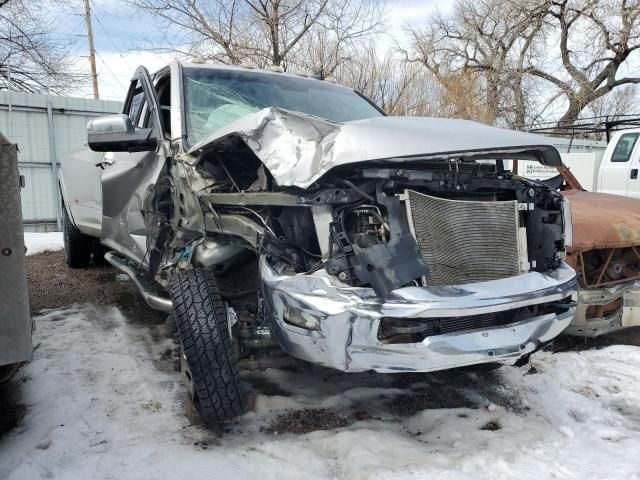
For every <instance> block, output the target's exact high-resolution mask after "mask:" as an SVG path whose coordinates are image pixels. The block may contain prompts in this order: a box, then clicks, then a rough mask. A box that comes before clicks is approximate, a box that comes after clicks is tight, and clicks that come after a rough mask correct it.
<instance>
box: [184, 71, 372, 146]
mask: <svg viewBox="0 0 640 480" xmlns="http://www.w3.org/2000/svg"><path fill="white" fill-rule="evenodd" d="M184 98H185V102H184V103H185V116H186V124H187V135H188V137H189V143H190V144H192V145H193V144H195V143H197V142H198V141H199V140H202V139H203V138H204V137H205V136H206V135H208V134H210V133H212V132H214V131H216V130H217V129H219V128H221V127H223V126H225V125H227V124H228V123H231V122H233V121H234V120H236V119H238V118H240V117H243V116H244V115H247V114H249V113H253V112H257V111H259V110H262V109H263V108H267V107H280V108H284V109H287V110H293V111H297V112H302V113H307V114H309V115H315V116H317V117H322V118H325V119H327V120H330V121H333V122H348V121H351V120H361V119H363V118H371V117H379V116H381V115H383V113H381V112H380V111H379V110H378V109H377V108H376V107H375V106H374V105H373V104H372V103H370V102H369V101H368V100H366V99H365V98H364V97H362V96H361V95H360V94H358V93H357V92H355V91H354V90H350V89H348V88H344V87H339V86H337V85H333V84H330V83H326V82H323V81H319V80H311V79H306V78H296V77H291V76H287V75H282V74H277V73H273V74H271V73H265V72H247V71H241V70H217V69H207V68H185V69H184Z"/></svg>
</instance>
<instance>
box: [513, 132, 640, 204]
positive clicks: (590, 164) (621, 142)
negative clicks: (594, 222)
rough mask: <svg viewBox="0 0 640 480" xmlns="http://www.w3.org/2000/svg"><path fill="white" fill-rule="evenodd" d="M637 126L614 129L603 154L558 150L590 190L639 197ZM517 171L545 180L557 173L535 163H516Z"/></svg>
mask: <svg viewBox="0 0 640 480" xmlns="http://www.w3.org/2000/svg"><path fill="white" fill-rule="evenodd" d="M639 137H640V128H629V129H624V130H619V131H616V132H613V133H612V135H611V140H610V141H609V143H608V145H607V148H606V150H605V151H604V153H600V152H597V151H595V152H586V153H582V152H580V153H576V152H571V153H561V156H562V161H563V163H564V164H565V165H566V166H567V167H568V168H569V170H571V173H572V174H573V175H574V176H575V177H576V178H577V179H578V181H579V182H580V184H581V185H582V186H583V187H584V188H585V189H586V190H587V191H590V192H600V193H609V194H612V195H622V196H625V197H634V198H640V180H639V179H638V169H640V145H639V144H640V142H638V138H639ZM519 164H520V166H519V173H520V174H521V175H523V176H525V177H527V178H531V179H535V180H546V179H549V178H551V177H555V176H556V175H558V172H557V170H556V169H555V168H553V167H547V166H545V165H541V164H539V163H537V162H531V161H525V162H519Z"/></svg>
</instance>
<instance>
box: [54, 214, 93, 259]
mask: <svg viewBox="0 0 640 480" xmlns="http://www.w3.org/2000/svg"><path fill="white" fill-rule="evenodd" d="M62 230H63V237H64V256H65V259H66V260H67V265H68V266H69V267H71V268H84V267H88V266H89V262H90V261H91V250H92V249H93V245H94V239H93V238H92V237H90V236H89V235H85V234H84V233H82V232H80V230H78V229H77V228H76V226H75V225H74V224H73V223H72V222H71V219H70V218H69V214H68V213H67V209H66V208H63V209H62Z"/></svg>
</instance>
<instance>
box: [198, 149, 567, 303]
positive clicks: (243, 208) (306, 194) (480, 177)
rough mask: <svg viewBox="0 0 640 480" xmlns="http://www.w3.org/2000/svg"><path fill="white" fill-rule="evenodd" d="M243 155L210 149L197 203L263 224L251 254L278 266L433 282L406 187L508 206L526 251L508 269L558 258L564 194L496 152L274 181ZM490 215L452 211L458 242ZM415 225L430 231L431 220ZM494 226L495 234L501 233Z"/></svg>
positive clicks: (385, 289)
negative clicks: (461, 218) (464, 220)
mask: <svg viewBox="0 0 640 480" xmlns="http://www.w3.org/2000/svg"><path fill="white" fill-rule="evenodd" d="M240 158H242V159H243V160H242V161H241V162H230V161H229V160H228V158H226V157H225V158H224V160H223V159H222V158H221V157H220V156H218V155H215V154H209V155H207V156H205V157H204V158H203V159H202V160H201V161H200V162H199V164H198V167H197V170H198V172H199V173H200V175H201V176H202V177H203V179H204V180H205V182H204V183H205V184H206V187H205V188H204V189H203V190H202V193H205V194H208V195H210V196H209V197H208V198H209V200H211V201H207V202H203V203H204V205H203V210H212V211H213V212H214V213H215V215H242V216H244V217H247V218H248V219H250V220H251V221H253V222H255V223H257V224H258V225H260V227H261V228H260V230H261V233H260V234H259V235H258V238H257V239H256V253H257V254H258V255H264V256H265V257H266V258H267V261H268V262H269V264H270V265H272V266H273V267H274V268H275V269H276V270H277V271H278V272H279V273H286V274H291V275H294V274H300V273H313V272H316V271H318V270H321V269H324V270H326V272H327V273H328V274H329V275H331V276H332V277H333V278H334V279H335V281H338V282H340V283H342V284H344V285H349V286H354V287H371V288H373V289H374V291H375V292H376V294H377V295H379V296H387V295H388V294H389V293H390V292H391V291H392V290H394V289H397V288H399V287H402V286H407V285H416V286H422V285H426V284H431V285H433V283H429V282H428V279H429V272H430V265H429V264H427V263H426V262H425V261H424V255H421V249H420V248H419V246H418V243H419V242H417V240H420V239H419V238H417V237H416V227H415V225H414V224H413V223H415V222H416V221H418V222H420V218H416V217H415V216H414V217H413V218H412V217H411V212H410V205H408V203H409V199H408V196H407V192H412V194H420V195H424V196H428V197H430V198H434V199H442V200H447V201H449V202H452V203H458V202H474V204H476V205H480V206H482V205H483V204H484V205H487V206H488V205H490V204H491V205H495V206H497V205H501V204H505V205H506V204H507V203H509V204H510V205H513V208H514V209H515V213H514V218H513V219H511V218H507V221H508V222H515V223H514V228H515V229H517V230H518V231H519V232H521V233H520V234H519V235H520V236H521V238H520V242H521V244H522V249H523V250H524V251H525V255H526V258H525V259H524V260H525V261H524V262H522V258H521V259H520V262H521V263H523V265H521V266H519V267H517V269H516V270H515V271H513V269H512V270H511V273H510V274H517V273H523V272H525V271H529V270H531V271H538V272H546V271H548V270H552V269H554V268H557V267H558V266H559V264H560V262H561V261H562V260H563V258H564V252H565V245H564V238H563V215H562V208H563V198H562V196H561V195H560V194H559V193H558V192H556V191H554V190H553V189H551V188H549V187H547V186H546V185H544V184H542V183H540V182H536V181H532V180H527V179H525V178H522V177H519V176H517V175H514V174H513V173H511V172H509V171H506V170H504V169H503V165H502V161H501V160H479V161H478V160H468V159H465V160H462V159H459V160H448V161H443V160H421V161H414V162H407V161H403V162H402V164H401V165H399V166H396V165H394V162H382V163H378V164H376V163H365V164H364V167H363V166H358V167H357V168H354V167H352V166H350V167H341V168H336V169H334V170H332V171H330V172H329V173H328V174H326V175H324V176H323V177H321V179H320V180H318V181H316V182H315V183H314V184H312V185H311V186H310V187H309V188H307V189H300V188H296V187H278V186H277V185H276V184H275V182H274V180H273V178H271V176H270V175H269V172H268V171H266V169H264V167H263V166H262V165H261V164H259V162H258V163H256V162H253V161H248V160H246V157H240ZM396 163H399V162H396ZM201 198H204V196H203V197H201ZM447 205H448V204H447ZM467 206H468V205H465V207H467ZM503 216H504V214H503ZM445 217H446V215H445ZM492 218H493V217H492V216H491V215H489V216H488V217H487V219H486V221H484V223H482V221H480V223H477V222H475V221H474V222H470V223H473V226H471V225H470V226H469V228H468V229H466V230H465V225H457V226H456V219H455V218H448V219H446V218H445V219H446V220H448V221H449V222H450V223H451V225H452V227H451V228H455V229H456V230H455V231H456V235H459V236H460V237H461V241H462V242H463V243H464V237H465V236H468V237H469V238H471V237H473V236H474V235H482V232H481V231H478V230H483V229H484V226H487V227H490V226H491V224H492V222H494V220H492ZM480 220H481V219H480ZM495 227H496V228H498V226H497V224H496V225H495ZM420 229H421V231H425V232H429V231H430V229H431V230H433V226H429V225H426V226H422V225H421V226H420ZM425 229H426V230H425ZM495 233H496V238H497V239H498V240H497V241H498V242H499V235H500V232H499V231H496V232H495ZM516 234H517V233H516ZM427 248H428V247H427ZM443 248H445V250H446V247H443ZM492 248H493V247H492V245H491V244H488V245H487V246H486V249H487V251H486V258H487V260H488V261H495V262H499V261H500V260H499V256H498V257H497V258H496V252H492V251H491V250H492ZM496 251H497V249H496ZM461 252H464V249H462V250H461ZM440 256H442V254H441V255H440ZM483 261H484V260H480V261H479V263H482V262H483ZM442 262H444V263H446V262H447V261H446V259H445V260H442ZM442 262H441V263H442Z"/></svg>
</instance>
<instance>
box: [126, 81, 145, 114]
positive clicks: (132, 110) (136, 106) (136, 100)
mask: <svg viewBox="0 0 640 480" xmlns="http://www.w3.org/2000/svg"><path fill="white" fill-rule="evenodd" d="M143 100H144V92H143V91H142V85H140V82H137V83H136V88H135V90H134V92H133V99H132V100H131V106H130V107H129V111H128V112H127V114H128V115H129V118H130V119H131V123H133V124H134V125H137V124H138V119H139V118H140V112H141V110H142V103H143Z"/></svg>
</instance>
